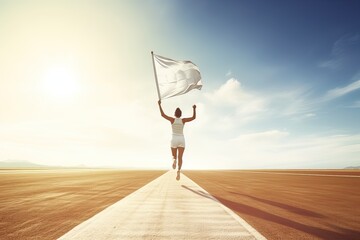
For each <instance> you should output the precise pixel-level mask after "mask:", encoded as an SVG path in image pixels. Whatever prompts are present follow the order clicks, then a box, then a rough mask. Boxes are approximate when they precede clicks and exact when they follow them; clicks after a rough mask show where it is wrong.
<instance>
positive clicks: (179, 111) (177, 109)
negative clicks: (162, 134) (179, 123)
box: [175, 108, 181, 118]
mask: <svg viewBox="0 0 360 240" xmlns="http://www.w3.org/2000/svg"><path fill="white" fill-rule="evenodd" d="M175 117H177V118H179V117H181V110H180V108H176V110H175Z"/></svg>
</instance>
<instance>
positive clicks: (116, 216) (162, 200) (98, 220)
mask: <svg viewBox="0 0 360 240" xmlns="http://www.w3.org/2000/svg"><path fill="white" fill-rule="evenodd" d="M175 176H176V172H175V171H169V172H167V173H165V174H164V175H162V176H160V177H159V178H157V179H155V180H154V181H152V182H150V183H149V184H147V185H145V186H144V187H142V188H140V189H139V190H137V191H135V192H134V193H132V194H130V195H129V196H127V197H125V198H123V199H122V200H120V201H118V202H117V203H115V204H113V205H111V206H110V207H108V208H107V209H105V210H104V211H102V212H100V213H98V214H96V215H95V216H93V217H92V218H90V219H88V220H87V221H85V222H83V223H81V224H80V225H78V226H76V227H75V228H73V229H72V230H71V231H69V232H68V233H66V234H65V235H63V236H62V237H60V239H77V240H81V239H97V240H102V239H265V238H264V237H263V236H262V235H261V234H260V233H258V232H257V231H256V230H255V229H253V228H252V227H251V226H250V225H248V224H247V223H246V222H245V221H244V220H243V219H241V218H240V217H239V216H238V215H236V214H235V213H233V212H232V211H231V210H230V209H228V208H227V207H225V206H224V205H222V204H221V203H219V202H218V201H217V200H216V199H214V198H213V197H212V196H211V195H210V194H209V193H208V192H206V191H205V190H204V189H202V188H201V187H200V186H199V185H197V184H196V183H194V182H193V181H191V180H190V179H189V178H187V177H186V176H185V175H181V180H180V181H176V180H175Z"/></svg>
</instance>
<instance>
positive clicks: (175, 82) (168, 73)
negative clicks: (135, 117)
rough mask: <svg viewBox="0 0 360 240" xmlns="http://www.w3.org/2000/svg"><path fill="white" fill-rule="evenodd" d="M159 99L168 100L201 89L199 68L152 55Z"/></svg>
mask: <svg viewBox="0 0 360 240" xmlns="http://www.w3.org/2000/svg"><path fill="white" fill-rule="evenodd" d="M154 63H155V67H156V73H157V79H158V85H159V89H158V90H159V92H160V94H159V95H160V98H161V99H164V98H169V97H173V96H177V95H181V94H184V93H187V92H189V91H190V90H192V89H199V90H200V89H201V87H202V83H201V75H200V71H199V68H198V67H197V66H196V65H195V64H194V63H192V62H190V61H175V60H172V59H169V58H165V57H161V56H159V55H155V54H154Z"/></svg>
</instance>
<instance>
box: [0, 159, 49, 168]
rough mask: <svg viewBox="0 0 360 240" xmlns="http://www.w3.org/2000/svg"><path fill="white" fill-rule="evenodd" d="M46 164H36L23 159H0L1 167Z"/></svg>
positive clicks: (38, 166) (28, 166)
mask: <svg viewBox="0 0 360 240" xmlns="http://www.w3.org/2000/svg"><path fill="white" fill-rule="evenodd" d="M45 167H50V166H46V165H41V164H36V163H32V162H29V161H23V160H7V161H0V168H45Z"/></svg>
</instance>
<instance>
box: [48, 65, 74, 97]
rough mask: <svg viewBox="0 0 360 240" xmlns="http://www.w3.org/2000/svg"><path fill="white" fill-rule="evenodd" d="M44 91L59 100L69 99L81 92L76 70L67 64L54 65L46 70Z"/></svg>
mask: <svg viewBox="0 0 360 240" xmlns="http://www.w3.org/2000/svg"><path fill="white" fill-rule="evenodd" d="M42 89H43V91H44V92H45V93H46V94H48V95H49V96H51V97H54V98H56V99H58V100H68V99H70V98H72V97H73V96H74V95H76V94H77V93H78V92H79V79H78V75H77V74H76V72H75V71H74V70H73V69H72V68H70V67H67V66H52V67H50V68H48V69H47V70H46V71H45V72H44V76H43V82H42Z"/></svg>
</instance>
